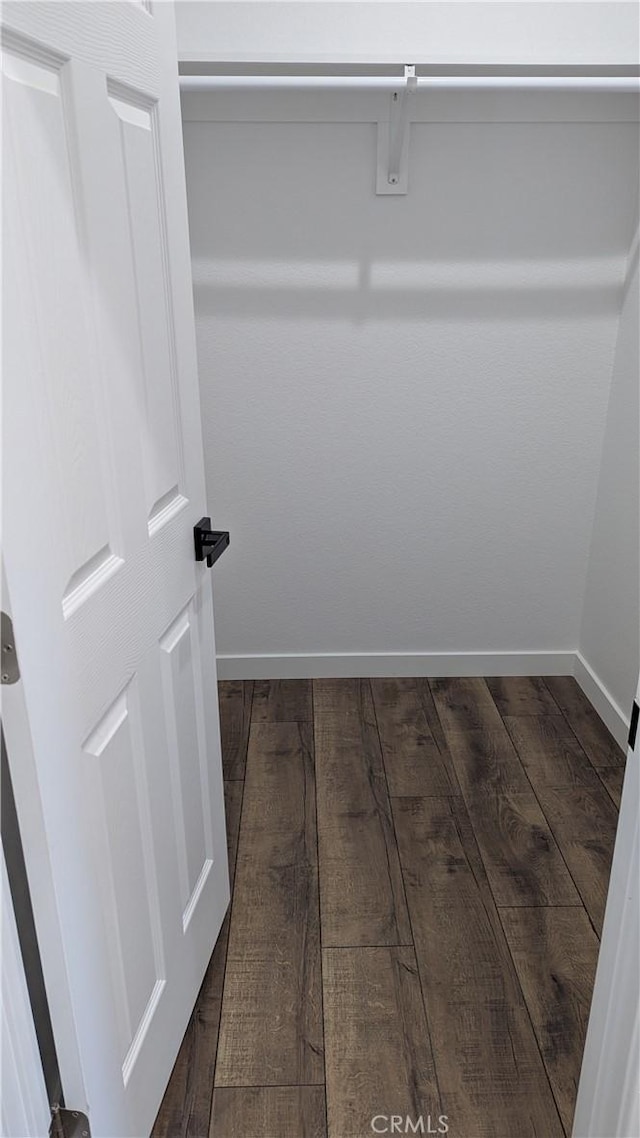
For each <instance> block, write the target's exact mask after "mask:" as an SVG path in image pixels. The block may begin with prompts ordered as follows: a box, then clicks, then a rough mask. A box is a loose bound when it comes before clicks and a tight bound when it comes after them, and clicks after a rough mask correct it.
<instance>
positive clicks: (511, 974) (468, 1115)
mask: <svg viewBox="0 0 640 1138" xmlns="http://www.w3.org/2000/svg"><path fill="white" fill-rule="evenodd" d="M463 811H464V806H463V804H462V803H461V801H460V799H456V798H449V799H437V798H413V799H412V798H397V799H394V800H393V812H394V817H395V822H396V831H397V834H398V842H399V847H400V857H401V862H402V869H403V874H404V878H405V883H406V888H407V898H408V903H409V910H410V913H411V920H412V925H413V931H414V936H415V947H416V957H417V961H418V968H419V972H420V976H421V979H422V986H423V990H424V995H425V1002H426V1009H427V1018H428V1021H429V1027H430V1033H431V1040H432V1045H433V1054H434V1059H435V1064H436V1071H437V1077H438V1085H439V1087H440V1092H441V1096H442V1108H443V1111H444V1113H445V1114H447V1115H448V1118H449V1130H450V1133H451V1134H455V1135H456V1138H515V1136H516V1135H517V1138H533V1136H535V1138H561V1136H562V1133H563V1132H562V1126H561V1123H560V1119H559V1116H558V1113H557V1109H556V1106H555V1103H554V1100H553V1095H552V1093H551V1088H550V1086H549V1082H548V1078H547V1076H546V1072H545V1070H544V1067H543V1064H542V1060H541V1057H540V1052H539V1050H538V1046H537V1043H536V1041H535V1037H534V1034H533V1030H532V1028H531V1023H530V1020H529V1016H528V1013H527V1011H526V1007H525V1004H524V1000H523V997H522V993H521V990H520V986H519V984H518V981H517V977H516V975H515V970H514V967H513V962H512V960H511V956H510V953H509V951H508V948H507V945H506V941H505V938H504V933H503V930H502V926H501V924H500V920H499V917H498V915H497V912H496V909H495V906H494V905H493V901H492V899H491V894H490V891H489V888H488V885H487V882H486V878H485V877H484V875H483V872H482V866H481V863H480V861H479V857H478V853H477V850H476V849H474V848H473V839H472V837H471V834H470V826H469V824H468V820H467V821H466V822H465V823H464V824H462V821H461V815H462V814H463ZM470 847H471V848H470Z"/></svg>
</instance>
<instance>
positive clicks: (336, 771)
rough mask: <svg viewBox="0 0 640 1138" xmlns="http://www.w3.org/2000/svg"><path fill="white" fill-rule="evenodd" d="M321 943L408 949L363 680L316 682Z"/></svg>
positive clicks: (400, 886)
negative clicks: (387, 946)
mask: <svg viewBox="0 0 640 1138" xmlns="http://www.w3.org/2000/svg"><path fill="white" fill-rule="evenodd" d="M314 709H315V739H316V771H317V782H318V839H319V853H320V866H319V868H320V899H321V911H322V942H323V944H324V945H325V946H331V945H333V946H337V945H344V946H355V945H393V944H410V943H411V928H410V925H409V917H408V914H407V907H406V902H405V897H404V889H403V884H402V876H401V873H400V864H399V861H398V851H397V847H396V842H395V837H394V833H393V823H392V819H391V807H390V804H389V797H388V793H387V784H386V779H385V774H384V768H383V764H382V753H381V750H380V742H379V739H378V733H377V727H376V723H375V716H374V711H373V702H372V698H371V690H370V686H369V682H368V680H314Z"/></svg>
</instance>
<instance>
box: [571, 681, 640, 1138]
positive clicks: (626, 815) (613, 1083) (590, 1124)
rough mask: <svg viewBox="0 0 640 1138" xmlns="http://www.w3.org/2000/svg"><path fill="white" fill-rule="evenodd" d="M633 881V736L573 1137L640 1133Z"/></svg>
mask: <svg viewBox="0 0 640 1138" xmlns="http://www.w3.org/2000/svg"><path fill="white" fill-rule="evenodd" d="M636 700H637V701H638V702H640V683H639V685H638V694H637V696H636ZM639 882H640V734H638V735H637V737H636V740H635V746H634V747H633V748H631V747H629V750H628V753H627V763H626V769H625V776H624V785H623V788H622V801H621V804H620V814H619V822H618V828H617V831H616V841H615V847H614V852H613V861H612V865H611V875H610V878H609V889H608V892H607V905H606V911H605V919H604V927H603V930H602V940H601V943H600V952H599V954H598V965H597V969H596V979H595V985H594V990H593V997H592V1002H591V1012H590V1015H589V1026H588V1028H587V1037H586V1041H585V1049H584V1055H583V1060H582V1069H581V1072H580V1084H579V1087H578V1098H577V1102H576V1111H575V1118H574V1123H573V1138H601V1136H602V1135H603V1134H615V1135H617V1138H636V1136H637V1135H638V1134H640V1004H639V999H638V997H639V991H638V988H639V981H638V959H639V958H640V888H639V885H638V883H639ZM634 993H635V997H634Z"/></svg>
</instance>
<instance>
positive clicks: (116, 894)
mask: <svg viewBox="0 0 640 1138" xmlns="http://www.w3.org/2000/svg"><path fill="white" fill-rule="evenodd" d="M83 752H84V761H85V762H86V763H88V764H90V768H91V769H90V777H89V785H90V786H91V787H92V789H93V794H92V795H91V800H92V811H93V818H94V824H95V832H96V838H97V845H98V850H99V856H98V876H99V881H100V890H101V900H102V906H101V907H102V912H103V915H104V922H105V936H106V939H107V943H108V948H109V958H110V964H111V975H112V991H113V996H114V1001H115V1010H116V1015H117V1019H118V1028H119V1035H120V1046H121V1061H122V1077H123V1081H124V1083H125V1085H126V1083H127V1082H128V1080H129V1077H130V1075H131V1072H132V1070H133V1067H134V1065H135V1060H136V1057H137V1054H138V1052H139V1050H140V1047H141V1045H142V1042H143V1040H144V1036H145V1035H146V1033H147V1031H148V1030H149V1027H150V1025H151V1021H152V1019H153V1016H154V1014H155V1011H156V1008H157V1006H158V1002H159V1000H160V997H161V995H162V991H163V988H164V985H165V968H164V953H163V936H162V923H161V913H160V905H159V896H158V881H157V876H156V868H155V856H154V849H153V838H152V828H151V812H150V802H149V791H148V772H147V768H146V761H145V754H144V744H143V733H142V724H141V716H140V705H139V699H138V691H137V685H136V681H135V679H134V680H133V681H132V682H131V683H130V684H129V685H128V686H127V688H126V689H125V691H123V692H122V693H121V694H120V695H119V696H118V697H117V699H116V700H115V701H114V703H113V704H112V705H111V707H110V708H109V709H108V710H107V712H106V714H105V715H104V716H103V717H102V718H101V720H100V722H99V723H98V724H97V725H96V727H95V729H94V730H93V731H92V732H91V734H90V736H89V737H88V738H87V739H86V740H85V743H84V746H83Z"/></svg>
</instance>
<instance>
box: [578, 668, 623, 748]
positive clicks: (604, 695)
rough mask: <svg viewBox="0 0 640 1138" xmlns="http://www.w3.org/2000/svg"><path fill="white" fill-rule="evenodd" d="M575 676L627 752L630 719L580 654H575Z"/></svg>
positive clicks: (590, 701) (617, 741)
mask: <svg viewBox="0 0 640 1138" xmlns="http://www.w3.org/2000/svg"><path fill="white" fill-rule="evenodd" d="M573 674H574V676H575V677H576V680H577V681H578V683H579V684H580V687H581V688H582V690H583V692H584V694H585V695H586V697H587V699H588V700H589V703H590V704H592V706H593V707H594V708H595V710H596V711H597V712H598V715H599V716H600V718H601V719H602V721H603V722H604V723H605V724H606V726H607V727H608V728H609V730H610V732H611V734H612V735H613V737H614V739H615V740H616V743H618V744H619V745H620V746H621V747H622V750H623V751H626V749H627V738H628V736H629V719H628V717H627V716H626V715H625V713H624V711H623V710H622V708H621V707H620V706H619V704H617V703H616V701H615V699H614V698H613V696H612V695H611V692H610V691H608V689H607V688H606V687H605V685H604V684H603V683H602V680H601V679H599V677H598V676H597V675H596V673H595V672H594V670H593V668H592V667H591V666H590V664H588V663H587V661H586V660H585V658H584V656H583V655H582V654H581V653H580V652H576V653H575V667H574V672H573Z"/></svg>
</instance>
